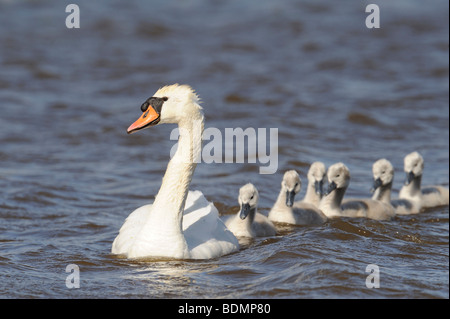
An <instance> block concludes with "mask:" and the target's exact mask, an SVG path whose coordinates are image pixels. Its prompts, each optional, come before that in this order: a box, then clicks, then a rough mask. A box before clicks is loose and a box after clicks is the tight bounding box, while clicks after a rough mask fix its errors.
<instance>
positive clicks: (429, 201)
mask: <svg viewBox="0 0 450 319" xmlns="http://www.w3.org/2000/svg"><path fill="white" fill-rule="evenodd" d="M448 204H449V190H448V188H445V187H442V186H426V187H424V188H422V207H424V208H430V207H437V206H443V205H448Z"/></svg>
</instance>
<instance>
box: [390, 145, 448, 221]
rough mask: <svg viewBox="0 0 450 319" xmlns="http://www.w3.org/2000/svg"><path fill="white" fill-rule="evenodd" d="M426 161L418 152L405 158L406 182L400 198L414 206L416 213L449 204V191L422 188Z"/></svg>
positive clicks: (435, 187) (440, 187)
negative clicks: (423, 209)
mask: <svg viewBox="0 0 450 319" xmlns="http://www.w3.org/2000/svg"><path fill="white" fill-rule="evenodd" d="M423 168H424V160H423V157H422V155H420V154H419V153H418V152H412V153H410V154H408V155H406V156H405V158H404V170H405V172H406V181H405V184H404V185H403V187H402V188H401V190H400V193H399V198H400V199H407V200H409V201H411V202H412V203H413V204H414V207H415V211H417V212H419V211H420V210H421V209H422V208H430V207H436V206H442V205H448V204H449V190H448V188H445V187H442V186H427V187H424V188H422V189H421V188H420V184H421V182H422V173H423Z"/></svg>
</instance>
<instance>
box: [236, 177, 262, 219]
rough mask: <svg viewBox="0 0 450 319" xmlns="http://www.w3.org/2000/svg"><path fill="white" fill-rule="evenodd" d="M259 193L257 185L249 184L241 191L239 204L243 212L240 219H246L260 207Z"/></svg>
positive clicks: (240, 213)
mask: <svg viewBox="0 0 450 319" xmlns="http://www.w3.org/2000/svg"><path fill="white" fill-rule="evenodd" d="M258 200H259V193H258V190H257V189H256V187H255V185H253V184H251V183H248V184H245V185H244V186H242V187H241V188H240V189H239V197H238V202H239V206H240V207H241V210H240V212H239V217H240V218H241V219H245V218H246V217H247V216H248V214H249V213H250V212H252V211H253V212H255V211H256V208H257V207H258Z"/></svg>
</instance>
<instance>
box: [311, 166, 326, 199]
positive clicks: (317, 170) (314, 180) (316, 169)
mask: <svg viewBox="0 0 450 319" xmlns="http://www.w3.org/2000/svg"><path fill="white" fill-rule="evenodd" d="M326 173H327V169H326V168H325V164H324V163H322V162H314V163H312V164H311V166H310V167H309V171H308V182H309V183H310V184H313V185H314V189H315V191H316V194H318V195H322V194H323V183H324V182H325V179H326Z"/></svg>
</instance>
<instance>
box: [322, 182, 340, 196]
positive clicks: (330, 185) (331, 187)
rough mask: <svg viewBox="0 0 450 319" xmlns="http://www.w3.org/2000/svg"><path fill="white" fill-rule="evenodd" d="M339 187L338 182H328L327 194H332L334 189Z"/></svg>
mask: <svg viewBox="0 0 450 319" xmlns="http://www.w3.org/2000/svg"><path fill="white" fill-rule="evenodd" d="M336 188H337V185H336V183H335V182H334V181H333V182H331V183H330V184H328V190H327V193H326V194H325V195H328V194H330V193H331V192H332V191H334V190H335V189H336Z"/></svg>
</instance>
